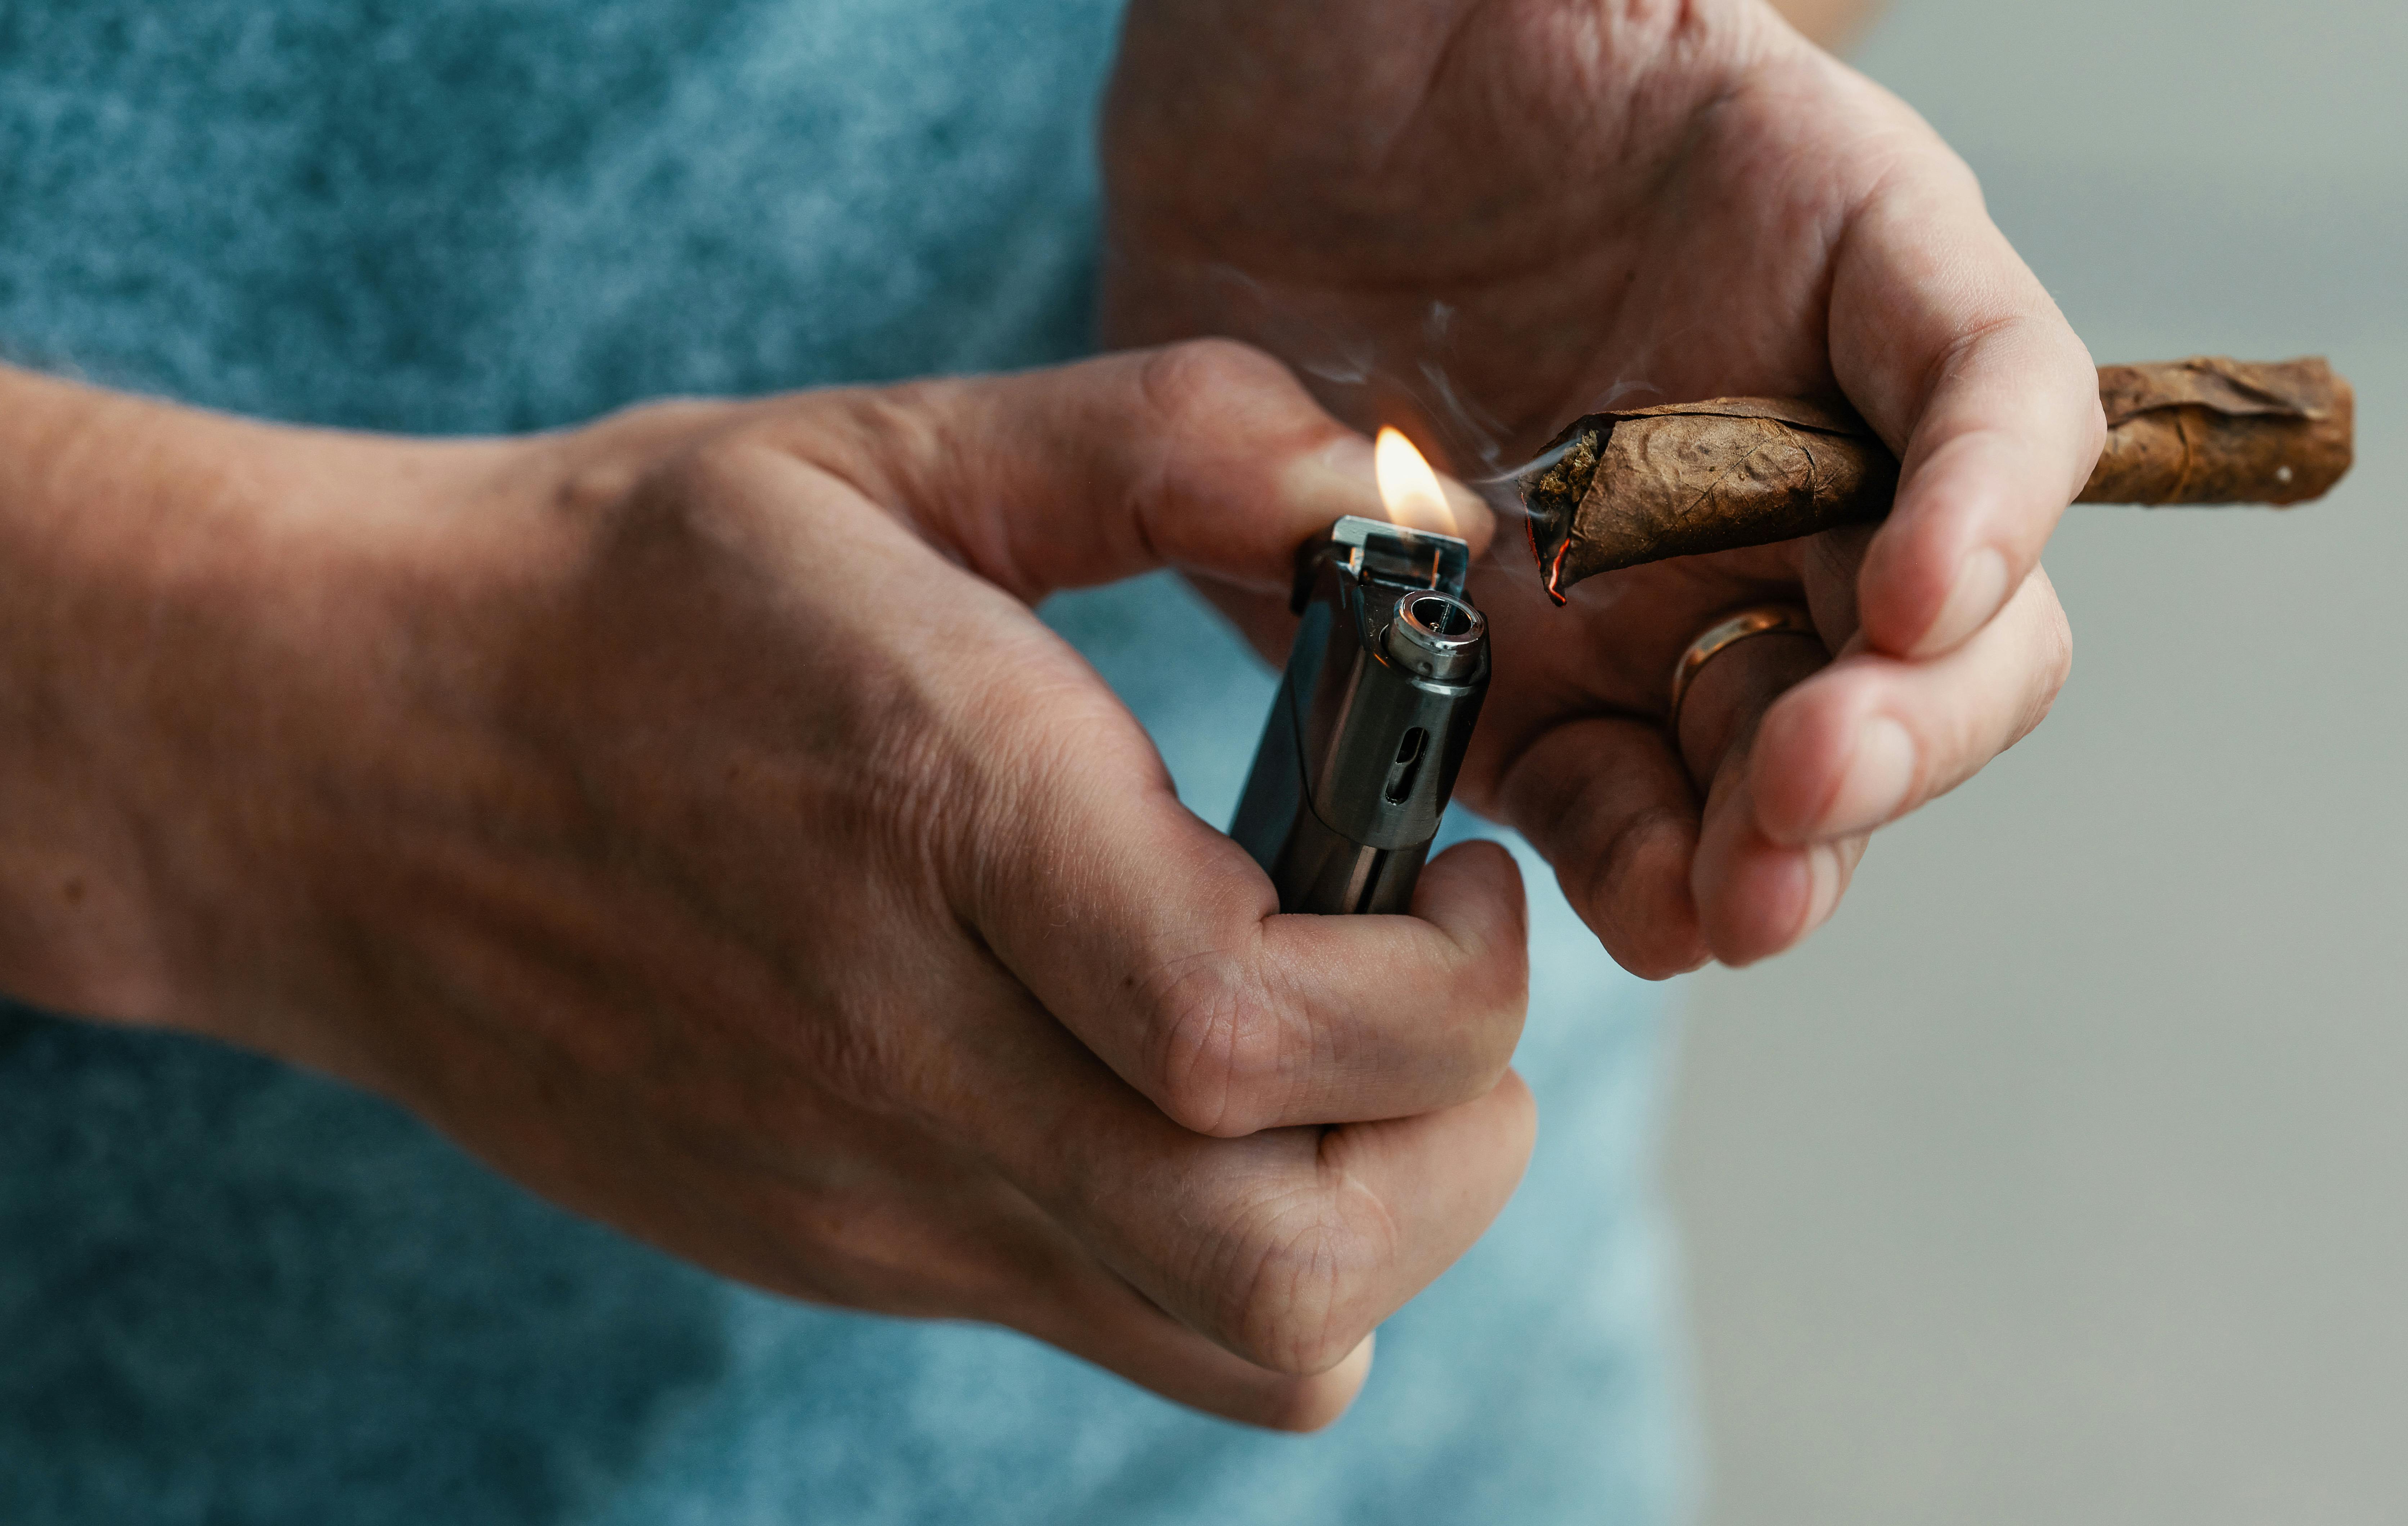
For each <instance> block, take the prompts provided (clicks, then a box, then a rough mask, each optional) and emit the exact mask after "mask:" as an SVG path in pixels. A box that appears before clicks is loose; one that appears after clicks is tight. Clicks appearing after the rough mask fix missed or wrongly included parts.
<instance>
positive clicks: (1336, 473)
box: [1280, 434, 1386, 520]
mask: <svg viewBox="0 0 2408 1526" xmlns="http://www.w3.org/2000/svg"><path fill="white" fill-rule="evenodd" d="M1280 488H1281V490H1282V492H1283V495H1284V496H1285V497H1286V498H1287V501H1288V502H1289V504H1290V505H1292V506H1294V507H1295V508H1296V509H1297V511H1299V512H1301V513H1304V514H1307V515H1311V516H1313V517H1318V518H1320V519H1324V520H1330V519H1336V518H1337V517H1338V516H1339V515H1340V514H1363V515H1367V516H1370V517H1375V518H1384V517H1386V516H1385V514H1384V512H1383V511H1382V509H1381V507H1380V483H1379V480H1378V478H1376V477H1375V476H1373V475H1372V472H1371V442H1370V441H1369V440H1368V439H1363V438H1362V437H1360V436H1358V435H1351V434H1349V435H1341V436H1340V437H1339V438H1338V439H1333V440H1331V441H1330V442H1329V443H1328V444H1326V445H1324V446H1323V447H1321V449H1319V450H1317V451H1307V452H1306V453H1304V454H1302V455H1299V456H1297V457H1296V458H1295V459H1294V460H1292V461H1290V462H1289V463H1288V465H1287V469H1286V470H1285V471H1283V472H1282V473H1281V480H1280Z"/></svg>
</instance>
